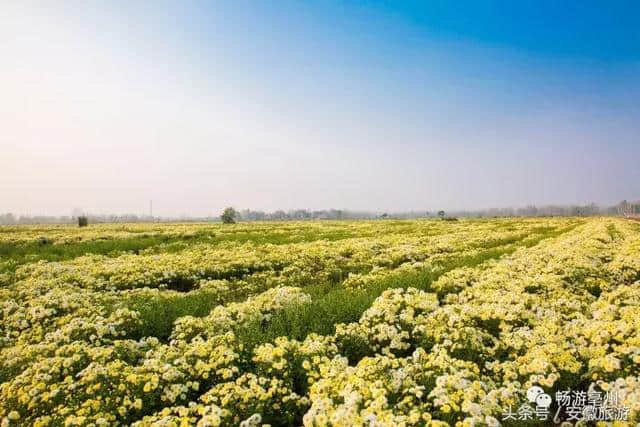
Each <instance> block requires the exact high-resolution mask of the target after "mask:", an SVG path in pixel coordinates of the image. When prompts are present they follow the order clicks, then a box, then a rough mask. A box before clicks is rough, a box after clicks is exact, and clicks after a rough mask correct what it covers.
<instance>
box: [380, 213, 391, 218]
mask: <svg viewBox="0 0 640 427" xmlns="http://www.w3.org/2000/svg"><path fill="white" fill-rule="evenodd" d="M380 217H381V218H388V217H389V214H388V213H386V212H385V213H383V214H382V215H380Z"/></svg>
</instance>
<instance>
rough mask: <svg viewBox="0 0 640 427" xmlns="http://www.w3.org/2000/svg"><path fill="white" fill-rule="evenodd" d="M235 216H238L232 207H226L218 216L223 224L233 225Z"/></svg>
mask: <svg viewBox="0 0 640 427" xmlns="http://www.w3.org/2000/svg"><path fill="white" fill-rule="evenodd" d="M236 216H238V212H236V210H235V209H233V208H232V207H228V208H226V209H225V210H224V211H223V212H222V215H220V219H221V220H222V223H223V224H235V223H236Z"/></svg>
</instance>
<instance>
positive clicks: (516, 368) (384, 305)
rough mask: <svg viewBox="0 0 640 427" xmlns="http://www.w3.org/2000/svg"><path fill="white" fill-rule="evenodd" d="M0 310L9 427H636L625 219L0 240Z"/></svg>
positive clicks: (26, 235) (636, 229) (57, 229)
mask: <svg viewBox="0 0 640 427" xmlns="http://www.w3.org/2000/svg"><path fill="white" fill-rule="evenodd" d="M0 304H1V309H0V363H1V364H0V383H1V385H0V419H1V420H2V421H1V423H2V426H13V425H36V426H45V425H51V426H80V425H82V426H88V425H93V426H99V425H104V426H111V425H135V426H151V425H157V426H161V425H162V426H164V425H175V426H188V425H198V426H218V425H222V426H228V425H231V426H233V425H242V426H254V425H271V426H300V425H304V426H329V425H331V426H414V425H433V426H444V425H469V426H471V425H489V426H497V425H546V424H554V423H556V422H558V423H559V422H565V423H570V424H577V425H580V424H585V425H586V424H588V423H591V424H593V423H596V422H598V423H600V424H615V425H636V423H638V422H639V421H640V223H636V222H631V221H627V220H624V219H618V218H589V219H587V218H535V219H491V220H460V221H439V220H411V221H400V220H377V221H307V222H282V223H266V222H265V223H246V224H236V225H222V224H146V225H145V224H140V225H133V224H132V225H90V226H89V227H86V228H81V229H79V228H74V227H69V226H42V227H36V226H29V227H26V226H25V227H0ZM532 387H534V388H533V389H534V390H538V391H537V393H538V394H540V393H543V394H545V395H548V396H551V398H552V399H553V402H552V403H551V404H550V406H549V405H546V403H545V404H542V403H541V402H542V401H540V400H537V401H536V402H533V401H532V398H531V396H530V395H528V394H527V392H528V391H529V390H531V389H532ZM536 387H539V389H538V388H536ZM565 391H567V392H570V393H571V395H570V398H574V397H575V398H576V399H577V398H578V397H580V398H581V397H584V401H583V402H582V403H583V405H582V407H586V406H589V404H591V403H594V399H597V398H598V397H599V398H601V401H600V403H601V404H604V405H605V406H606V405H607V400H606V399H607V398H608V397H611V396H615V397H616V399H617V400H616V401H615V402H612V401H611V400H609V401H608V408H609V409H611V408H612V407H613V406H614V404H615V408H613V409H616V408H618V409H621V408H623V409H625V411H624V412H620V413H613V412H611V413H607V414H608V415H607V414H604V415H602V416H601V417H599V418H598V417H596V418H593V419H591V421H590V420H589V418H586V417H587V415H586V413H585V412H584V411H580V413H579V414H578V415H576V413H574V412H575V411H572V409H571V406H570V404H571V403H572V402H570V401H563V400H562V399H563V396H565V395H563V394H562V393H564V392H565ZM535 397H536V396H534V398H535ZM603 402H604V403H603ZM543 403H544V402H543ZM573 403H575V402H573ZM545 405H546V406H545ZM592 406H594V405H592ZM526 407H529V408H531V410H532V411H533V412H532V413H529V415H528V416H527V409H526ZM522 408H525V409H524V410H523V409H522ZM544 409H546V412H547V414H546V417H543V415H545V414H544V412H545V411H544ZM605 409H606V408H605ZM522 411H524V412H522ZM609 415H611V416H609ZM616 417H617V418H618V420H615V418H616ZM554 418H555V419H554Z"/></svg>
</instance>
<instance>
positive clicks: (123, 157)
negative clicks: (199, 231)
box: [0, 0, 640, 216]
mask: <svg viewBox="0 0 640 427" xmlns="http://www.w3.org/2000/svg"><path fill="white" fill-rule="evenodd" d="M639 21H640V5H639V4H638V3H637V2H635V1H615V0H614V1H606V2H605V1H601V2H593V1H586V0H585V1H581V2H558V1H545V0H538V1H518V2H513V1H456V2H452V1H439V0H434V1H428V2H423V1H416V2H412V1H401V2H398V1H355V0H354V1H299V0H295V1H294V0H291V1H289V0H279V1H266V0H265V1H255V2H253V1H244V0H234V1H220V2H216V1H203V2H192V1H184V2H173V1H153V2H151V1H147V2H145V1H139V2H129V1H117V0H116V1H110V2H86V1H60V2H44V1H42V2H31V1H26V0H25V1H15V2H14V1H4V2H0V212H14V213H18V214H31V215H36V214H49V215H69V214H71V213H72V211H73V209H78V208H79V209H81V210H84V211H86V212H88V213H136V214H146V213H148V211H149V201H150V200H153V213H154V215H162V216H179V215H194V216H195V215H197V216H200V215H217V214H219V213H220V211H221V210H222V209H223V208H224V207H225V206H234V207H236V208H251V209H261V210H267V211H271V210H276V209H285V210H286V209H294V208H306V209H325V208H327V209H328V208H343V209H353V210H370V211H392V212H397V211H407V210H439V209H445V210H457V209H482V208H490V207H508V206H514V207H517V206H525V205H528V204H537V205H545V204H574V203H590V202H596V203H599V204H613V203H616V202H618V201H620V200H622V199H634V200H635V199H640V25H638V22H639Z"/></svg>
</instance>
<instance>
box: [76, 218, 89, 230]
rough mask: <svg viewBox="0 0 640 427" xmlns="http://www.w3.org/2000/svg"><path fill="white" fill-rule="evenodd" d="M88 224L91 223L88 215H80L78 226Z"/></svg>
mask: <svg viewBox="0 0 640 427" xmlns="http://www.w3.org/2000/svg"><path fill="white" fill-rule="evenodd" d="M87 225H89V218H87V217H86V216H79V217H78V227H86V226H87Z"/></svg>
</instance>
